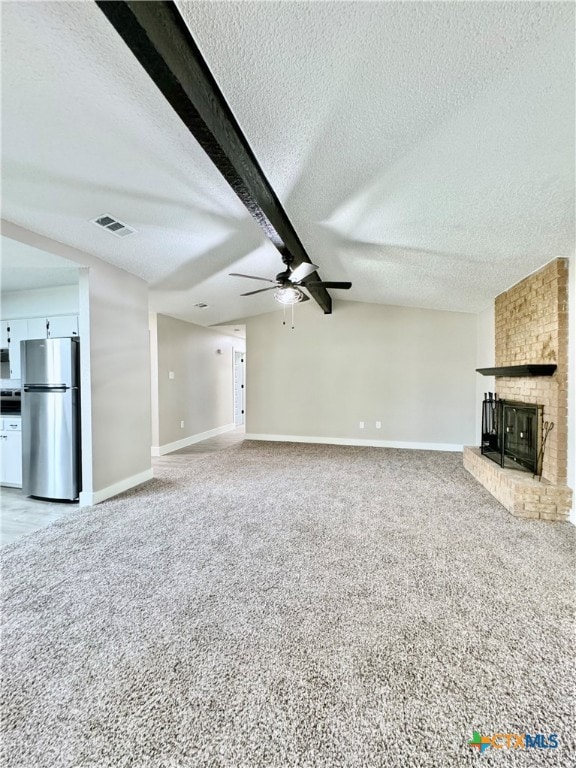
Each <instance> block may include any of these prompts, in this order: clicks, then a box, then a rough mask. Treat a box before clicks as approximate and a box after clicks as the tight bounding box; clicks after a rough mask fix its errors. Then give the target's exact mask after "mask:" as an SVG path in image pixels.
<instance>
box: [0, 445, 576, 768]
mask: <svg viewBox="0 0 576 768" xmlns="http://www.w3.org/2000/svg"><path fill="white" fill-rule="evenodd" d="M461 462H462V457H461V456H460V455H458V454H451V453H433V452H427V451H400V450H392V449H390V450H389V449H372V448H352V447H340V446H314V445H294V444H287V443H268V444H267V443H257V442H245V443H244V444H242V445H241V446H238V447H233V448H229V449H226V450H224V451H222V452H220V453H215V454H212V455H207V456H202V457H190V458H189V459H187V460H186V459H183V458H182V457H179V459H178V462H177V463H175V464H174V466H170V465H169V464H167V463H165V464H163V465H162V466H161V468H160V470H159V477H158V478H157V479H155V480H154V481H152V482H151V483H149V484H147V485H146V486H143V487H141V488H140V489H137V490H136V491H134V492H131V493H127V494H124V495H123V496H121V497H119V498H117V499H114V500H111V501H109V502H106V503H103V504H101V505H99V506H98V507H93V508H90V509H87V510H83V511H80V512H79V513H78V514H76V515H74V516H68V517H66V518H63V519H62V520H61V521H58V522H57V523H55V524H53V525H52V526H50V527H48V528H46V529H44V530H41V531H38V532H36V533H33V534H31V535H30V536H28V537H26V538H25V539H23V540H21V541H20V542H16V543H15V544H12V545H9V546H8V547H6V548H5V549H4V550H3V553H2V556H3V600H4V607H3V621H4V630H3V673H4V674H3V744H2V746H3V750H4V762H3V765H4V766H6V768H85V767H87V766H90V767H94V768H109V767H111V766H114V767H116V766H118V767H120V766H121V767H122V768H123V767H124V766H135V767H136V768H140V766H142V767H144V766H146V767H148V768H185V767H186V768H188V767H189V768H204V767H205V766H206V767H209V768H265V767H266V768H290V767H293V766H294V767H296V766H297V767H298V768H339V767H342V768H379V767H380V766H385V767H388V766H390V768H392V767H393V768H396V767H398V768H407V767H408V766H414V767H419V766H422V767H426V768H427V767H428V766H430V768H432V767H434V768H447V767H448V768H451V767H452V766H458V767H460V766H473V765H474V766H475V765H484V766H492V765H506V766H509V765H513V766H543V765H544V766H547V765H550V766H552V765H554V766H573V765H574V764H575V753H574V750H573V734H574V726H575V722H574V717H573V715H574V712H573V691H574V675H573V646H572V634H573V632H572V630H573V623H572V609H573V585H572V574H573V566H574V540H575V537H574V528H573V527H572V526H570V525H569V524H567V523H543V522H539V521H526V520H517V519H515V518H514V517H512V516H511V515H509V514H508V513H507V512H506V511H505V510H504V508H503V507H501V506H500V505H499V504H498V503H497V502H496V501H495V500H494V499H493V498H492V497H491V496H490V495H489V494H488V493H487V492H486V491H485V490H484V489H483V488H481V487H480V486H479V485H478V484H477V483H476V481H475V480H473V478H472V477H471V476H470V475H468V474H467V473H466V472H465V471H464V470H463V468H462V466H461ZM473 730H478V731H480V732H481V733H482V734H486V735H490V734H494V733H509V732H510V733H525V732H529V733H535V732H542V733H545V734H548V733H551V732H554V733H557V734H558V736H559V741H560V747H559V748H558V749H556V750H539V749H530V750H508V749H502V750H495V749H491V750H487V751H486V752H485V753H484V754H483V755H479V754H478V753H477V752H476V750H471V748H470V747H469V746H468V745H467V742H468V741H469V740H470V739H471V738H472V731H473Z"/></svg>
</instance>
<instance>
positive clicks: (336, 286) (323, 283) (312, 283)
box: [306, 280, 352, 291]
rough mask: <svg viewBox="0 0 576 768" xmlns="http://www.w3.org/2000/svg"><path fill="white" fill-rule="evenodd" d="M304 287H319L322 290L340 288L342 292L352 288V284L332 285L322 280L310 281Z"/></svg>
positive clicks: (332, 283)
mask: <svg viewBox="0 0 576 768" xmlns="http://www.w3.org/2000/svg"><path fill="white" fill-rule="evenodd" d="M306 285H307V286H309V285H321V286H322V287H323V288H340V290H342V291H347V290H348V288H352V283H347V282H344V283H334V282H330V281H323V280H311V281H310V282H308V283H306Z"/></svg>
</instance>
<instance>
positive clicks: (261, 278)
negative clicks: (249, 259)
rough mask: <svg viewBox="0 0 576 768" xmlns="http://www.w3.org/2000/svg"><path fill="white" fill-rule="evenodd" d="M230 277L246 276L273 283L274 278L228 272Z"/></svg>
mask: <svg viewBox="0 0 576 768" xmlns="http://www.w3.org/2000/svg"><path fill="white" fill-rule="evenodd" d="M228 274H229V275H230V277H247V278H248V280H264V281H265V282H266V283H275V282H276V280H270V279H269V278H267V277H256V276H255V275H241V274H240V273H239V272H229V273H228Z"/></svg>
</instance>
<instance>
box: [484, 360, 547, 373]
mask: <svg viewBox="0 0 576 768" xmlns="http://www.w3.org/2000/svg"><path fill="white" fill-rule="evenodd" d="M556 367H557V366H556V365H545V364H540V363H528V364H527V365H506V366H501V367H500V368H476V371H477V372H478V373H481V374H482V376H552V374H553V373H554V371H555V370H556Z"/></svg>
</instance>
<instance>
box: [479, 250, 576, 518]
mask: <svg viewBox="0 0 576 768" xmlns="http://www.w3.org/2000/svg"><path fill="white" fill-rule="evenodd" d="M495 328H496V334H495V345H496V347H495V352H496V354H495V363H496V368H504V367H508V366H520V365H528V364H538V363H540V364H546V363H547V364H555V365H556V366H557V367H556V370H555V372H554V374H553V375H552V376H541V375H536V376H532V375H526V376H515V377H508V376H497V378H496V393H497V396H498V398H500V399H502V400H507V401H515V402H523V403H530V404H536V405H541V406H542V412H543V415H542V421H543V422H548V425H550V424H552V423H553V428H552V429H551V430H550V431H549V432H548V437H547V440H546V445H545V450H544V454H543V459H542V476H541V478H533V477H532V475H529V474H528V475H527V474H526V473H524V472H521V471H519V470H515V469H510V468H504V467H501V466H498V465H497V464H495V463H494V462H493V461H491V460H490V459H489V458H487V457H486V456H482V455H481V453H480V449H479V448H471V447H467V448H465V449H464V466H465V468H466V469H467V470H468V471H469V472H471V473H472V475H474V477H475V478H476V479H477V480H478V481H479V482H480V483H482V485H484V487H485V488H487V490H489V491H490V492H491V493H492V494H493V495H494V496H495V497H496V498H497V499H498V500H499V501H500V502H501V503H502V504H503V505H504V506H505V507H506V509H508V511H509V512H511V513H512V514H514V515H516V516H518V517H530V518H541V519H545V520H566V519H567V516H568V512H569V509H570V505H571V497H572V492H571V490H570V489H569V488H568V487H567V486H566V478H567V461H568V459H567V451H568V429H567V409H568V260H567V259H556V260H555V261H552V262H550V263H549V264H547V265H546V266H545V267H543V268H542V269H541V270H539V271H538V272H536V273H535V274H533V275H530V276H529V277H527V278H526V279H525V280H522V281H521V282H520V283H518V284H517V285H515V286H514V287H513V288H511V289H510V290H508V291H506V292H505V293H502V294H501V295H500V296H498V297H497V298H496V301H495ZM478 407H480V404H478Z"/></svg>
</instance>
